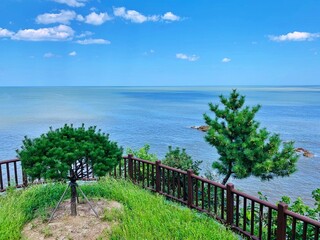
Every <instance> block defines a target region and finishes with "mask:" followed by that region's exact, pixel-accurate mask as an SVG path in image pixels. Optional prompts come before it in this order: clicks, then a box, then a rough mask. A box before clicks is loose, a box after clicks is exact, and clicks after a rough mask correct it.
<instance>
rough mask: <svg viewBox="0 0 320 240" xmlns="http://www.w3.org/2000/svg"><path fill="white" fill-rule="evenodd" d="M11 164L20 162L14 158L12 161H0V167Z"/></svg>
mask: <svg viewBox="0 0 320 240" xmlns="http://www.w3.org/2000/svg"><path fill="white" fill-rule="evenodd" d="M13 162H20V159H18V158H14V159H9V160H3V161H1V160H0V165H1V164H7V163H13Z"/></svg>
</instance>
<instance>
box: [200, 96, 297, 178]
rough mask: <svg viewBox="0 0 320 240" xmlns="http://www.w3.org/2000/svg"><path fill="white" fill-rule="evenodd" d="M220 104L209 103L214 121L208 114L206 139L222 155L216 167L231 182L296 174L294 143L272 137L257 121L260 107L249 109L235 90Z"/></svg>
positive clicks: (215, 164)
mask: <svg viewBox="0 0 320 240" xmlns="http://www.w3.org/2000/svg"><path fill="white" fill-rule="evenodd" d="M220 102H221V103H222V105H223V106H222V107H221V108H219V105H218V104H216V105H213V104H212V103H209V107H210V110H211V111H212V112H213V113H214V115H215V116H214V118H211V117H209V115H207V114H204V119H205V122H206V124H207V125H208V126H209V130H208V132H207V134H206V136H205V140H206V141H207V142H208V143H209V144H210V145H212V146H214V147H215V148H216V149H217V151H218V154H219V155H220V157H219V161H216V162H214V163H213V165H212V167H213V168H214V169H216V170H217V171H218V173H219V174H221V175H224V179H223V181H222V184H226V183H227V181H228V179H229V178H230V177H231V176H233V177H235V178H239V179H241V178H247V177H249V176H251V175H253V176H256V177H260V178H261V179H262V180H269V179H272V178H273V177H275V176H281V177H284V176H289V175H290V174H292V173H293V172H295V171H296V162H297V160H298V156H297V154H296V153H295V150H294V147H293V142H282V141H281V140H280V137H279V135H278V134H271V133H270V132H268V131H267V130H266V129H265V128H259V125H260V123H259V122H257V121H256V120H255V119H254V118H255V115H256V113H257V112H258V111H259V109H260V105H257V106H254V107H252V108H250V107H248V106H245V107H244V103H245V97H244V96H240V95H239V93H238V92H237V90H233V91H232V92H231V94H230V96H229V98H226V97H224V96H222V95H221V96H220Z"/></svg>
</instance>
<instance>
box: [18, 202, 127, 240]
mask: <svg viewBox="0 0 320 240" xmlns="http://www.w3.org/2000/svg"><path fill="white" fill-rule="evenodd" d="M90 202H91V204H92V205H93V207H94V209H95V211H96V212H97V213H98V215H99V218H97V217H96V215H95V214H94V212H93V211H92V210H91V208H90V206H89V204H88V203H86V202H83V203H79V204H77V216H76V217H71V216H70V200H67V201H64V202H62V203H61V205H60V207H59V209H58V210H57V212H56V213H55V215H54V218H53V219H52V221H51V222H50V223H48V222H44V221H43V219H41V218H37V219H34V220H33V221H31V222H30V223H28V224H27V225H26V226H25V227H24V229H23V231H22V235H23V239H29V240H42V239H43V240H78V239H86V240H95V239H99V237H101V235H103V236H104V237H103V239H106V237H105V236H107V235H108V234H104V233H105V231H107V232H111V228H112V226H113V225H114V224H117V222H115V221H106V220H104V219H105V217H104V215H105V214H108V212H111V211H112V210H114V209H117V210H120V211H121V210H122V209H123V206H122V205H121V204H120V203H118V202H115V201H106V200H96V201H90Z"/></svg>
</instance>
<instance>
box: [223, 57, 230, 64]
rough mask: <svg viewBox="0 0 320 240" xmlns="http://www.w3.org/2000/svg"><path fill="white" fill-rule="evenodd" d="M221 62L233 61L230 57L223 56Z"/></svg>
mask: <svg viewBox="0 0 320 240" xmlns="http://www.w3.org/2000/svg"><path fill="white" fill-rule="evenodd" d="M221 62H223V63H228V62H231V59H230V58H226V57H225V58H223V59H222V60H221Z"/></svg>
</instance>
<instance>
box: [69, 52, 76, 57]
mask: <svg viewBox="0 0 320 240" xmlns="http://www.w3.org/2000/svg"><path fill="white" fill-rule="evenodd" d="M69 56H71V57H74V56H77V52H76V51H73V52H70V53H69Z"/></svg>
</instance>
